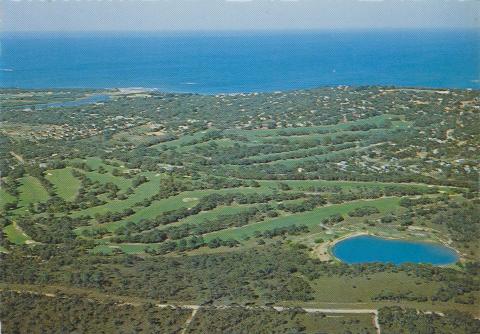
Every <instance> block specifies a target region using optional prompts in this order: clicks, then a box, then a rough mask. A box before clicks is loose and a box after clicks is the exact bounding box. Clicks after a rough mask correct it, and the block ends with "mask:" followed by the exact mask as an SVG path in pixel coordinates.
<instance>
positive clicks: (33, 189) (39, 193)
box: [18, 176, 49, 207]
mask: <svg viewBox="0 0 480 334" xmlns="http://www.w3.org/2000/svg"><path fill="white" fill-rule="evenodd" d="M20 183H21V184H20V187H19V188H18V191H19V193H20V196H19V199H20V200H19V206H23V207H26V206H27V205H28V204H34V203H37V202H45V201H47V200H48V198H49V196H48V193H47V191H46V190H45V188H44V187H43V186H42V184H41V183H40V181H39V180H38V179H37V178H35V177H33V176H25V177H23V178H22V179H21V181H20Z"/></svg>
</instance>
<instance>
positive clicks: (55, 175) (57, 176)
mask: <svg viewBox="0 0 480 334" xmlns="http://www.w3.org/2000/svg"><path fill="white" fill-rule="evenodd" d="M46 174H47V176H46V179H47V180H49V181H50V182H52V183H53V185H54V187H55V189H56V191H57V194H58V196H60V197H61V198H63V199H64V200H66V201H71V200H73V199H74V198H75V196H76V195H77V193H78V189H80V181H79V180H78V179H77V178H76V177H74V176H73V175H72V168H69V167H67V168H63V169H52V170H47V172H46Z"/></svg>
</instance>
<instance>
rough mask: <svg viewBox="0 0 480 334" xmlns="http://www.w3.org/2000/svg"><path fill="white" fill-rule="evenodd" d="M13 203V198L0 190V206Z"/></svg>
mask: <svg viewBox="0 0 480 334" xmlns="http://www.w3.org/2000/svg"><path fill="white" fill-rule="evenodd" d="M13 202H15V197H13V196H12V195H10V194H9V193H7V192H6V191H5V190H3V189H0V205H2V206H3V205H4V204H6V203H13Z"/></svg>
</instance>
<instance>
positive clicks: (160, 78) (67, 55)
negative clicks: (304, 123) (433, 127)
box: [0, 30, 480, 93]
mask: <svg viewBox="0 0 480 334" xmlns="http://www.w3.org/2000/svg"><path fill="white" fill-rule="evenodd" d="M0 42H1V55H0V86H1V87H22V88H46V87H94V88H105V87H149V88H158V89H160V90H164V91H177V92H195V93H218V92H252V91H275V90H291V89H301V88H311V87H318V86H326V85H329V86H330V85H396V86H415V87H448V88H480V81H479V79H480V78H479V74H480V38H479V32H478V31H474V30H437V31H434V30H383V31H381V30H371V31H363V30H362V31H360V30H357V31H347V30H336V31H335V30H332V31H288V32H221V33H220V32H217V33H213V32H204V33H202V32H195V33H194V32H191V33H187V32H184V33H180V32H178V33H154V32H150V33H72V34H59V33H56V34H55V33H24V34H19V33H16V34H14V33H3V34H1V35H0Z"/></svg>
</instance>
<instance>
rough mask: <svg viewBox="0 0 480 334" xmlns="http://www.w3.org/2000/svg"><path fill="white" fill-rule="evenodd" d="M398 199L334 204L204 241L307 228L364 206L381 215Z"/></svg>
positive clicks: (396, 204)
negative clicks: (296, 226) (280, 229)
mask: <svg viewBox="0 0 480 334" xmlns="http://www.w3.org/2000/svg"><path fill="white" fill-rule="evenodd" d="M399 202H400V198H398V197H392V198H380V199H375V200H357V201H352V202H348V203H342V204H334V205H330V206H325V207H320V208H317V209H314V210H313V211H309V212H305V213H300V214H295V215H289V216H283V217H280V218H275V219H269V220H265V221H263V222H260V223H256V224H250V225H246V226H243V227H239V228H233V229H227V230H222V231H218V232H213V233H209V234H206V235H205V236H204V237H205V240H206V241H208V240H211V239H213V238H216V237H219V238H222V239H228V238H233V239H238V240H241V239H243V238H244V237H247V236H252V235H253V234H254V233H255V232H256V231H260V232H261V231H267V230H270V229H274V228H276V227H286V226H291V225H295V224H296V225H301V224H303V225H307V226H309V227H312V226H316V225H318V224H320V222H321V220H322V219H324V218H326V217H328V216H330V215H333V214H337V213H338V214H342V215H345V214H347V213H348V212H349V211H351V210H353V209H355V208H359V207H362V206H365V205H369V206H374V207H376V208H378V209H379V210H380V212H381V213H385V212H390V211H393V210H395V209H396V208H398V206H399Z"/></svg>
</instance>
